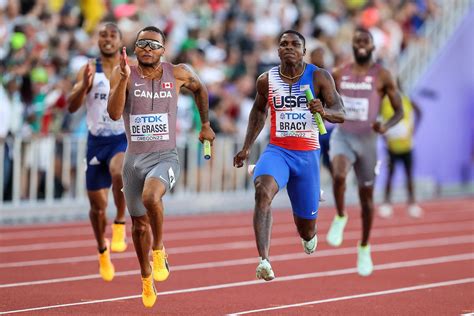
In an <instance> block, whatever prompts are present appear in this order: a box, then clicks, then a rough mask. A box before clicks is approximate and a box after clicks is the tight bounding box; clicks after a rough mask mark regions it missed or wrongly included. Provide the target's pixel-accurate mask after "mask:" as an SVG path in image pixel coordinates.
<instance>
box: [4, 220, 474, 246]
mask: <svg viewBox="0 0 474 316" xmlns="http://www.w3.org/2000/svg"><path fill="white" fill-rule="evenodd" d="M473 219H474V218H473ZM473 219H461V220H454V221H453V220H452V218H450V219H449V222H453V223H456V222H463V223H465V222H468V221H470V220H471V221H472V220H473ZM446 222H448V220H446V216H443V217H441V218H439V221H438V220H432V219H431V220H428V221H425V222H423V224H436V223H446ZM403 224H406V225H408V226H407V227H412V228H414V229H416V228H415V227H418V226H420V224H418V225H413V221H410V222H408V223H397V226H382V225H380V226H378V227H377V229H383V230H390V229H392V230H393V229H399V228H398V227H400V226H399V225H403ZM318 226H319V227H321V226H322V225H321V223H318ZM473 226H474V224H473ZM473 226H471V227H470V229H471V230H472V227H473ZM374 230H375V229H374ZM374 230H373V231H374ZM272 231H273V232H274V233H280V232H293V231H295V228H294V225H293V224H289V223H283V224H277V225H274V226H273V229H272ZM253 234H254V232H253V229H252V227H251V225H245V226H242V227H235V228H223V229H209V230H198V231H190V232H173V233H166V234H165V240H166V241H167V242H168V241H175V240H187V239H205V238H213V237H215V236H220V237H235V236H253ZM88 236H92V234H88ZM67 237H68V236H67V235H64V236H63V238H67ZM95 246H96V242H95V240H94V239H88V240H75V241H62V242H46V243H44V242H43V243H36V244H34V243H28V244H24V245H14V246H2V247H0V253H15V252H24V251H25V252H31V251H40V250H52V249H70V248H74V249H77V248H81V247H95Z"/></svg>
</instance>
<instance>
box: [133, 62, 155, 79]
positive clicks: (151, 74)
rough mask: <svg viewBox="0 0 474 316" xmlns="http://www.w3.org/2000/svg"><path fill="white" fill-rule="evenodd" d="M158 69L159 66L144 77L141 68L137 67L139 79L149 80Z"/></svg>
mask: <svg viewBox="0 0 474 316" xmlns="http://www.w3.org/2000/svg"><path fill="white" fill-rule="evenodd" d="M158 67H159V66H157V67H156V68H154V69H153V71H152V72H151V73H150V74H148V75H146V76H145V75H144V74H143V69H142V67H141V66H140V65H138V69H140V78H142V79H145V78H149V77H151V76H153V75H154V74H155V73H154V72H155V70H157V69H158Z"/></svg>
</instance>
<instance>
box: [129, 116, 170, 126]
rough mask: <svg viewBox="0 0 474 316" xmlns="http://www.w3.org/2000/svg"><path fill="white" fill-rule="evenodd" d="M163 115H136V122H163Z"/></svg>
mask: <svg viewBox="0 0 474 316" xmlns="http://www.w3.org/2000/svg"><path fill="white" fill-rule="evenodd" d="M162 122H163V121H162V115H146V116H137V117H135V123H137V124H140V123H162Z"/></svg>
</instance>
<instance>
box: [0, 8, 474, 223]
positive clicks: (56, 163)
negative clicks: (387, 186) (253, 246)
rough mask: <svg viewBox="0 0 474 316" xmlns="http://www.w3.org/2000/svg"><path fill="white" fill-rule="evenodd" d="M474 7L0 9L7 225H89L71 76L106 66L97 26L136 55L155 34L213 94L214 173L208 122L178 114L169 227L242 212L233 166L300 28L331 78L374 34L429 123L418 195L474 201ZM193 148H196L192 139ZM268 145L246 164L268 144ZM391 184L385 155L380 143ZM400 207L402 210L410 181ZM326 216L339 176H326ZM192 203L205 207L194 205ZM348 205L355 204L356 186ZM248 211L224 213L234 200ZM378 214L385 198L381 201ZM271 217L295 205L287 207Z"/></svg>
mask: <svg viewBox="0 0 474 316" xmlns="http://www.w3.org/2000/svg"><path fill="white" fill-rule="evenodd" d="M472 3H473V2H472V1H469V0H467V1H461V0H455V1H447V0H446V1H443V0H438V1H436V0H417V1H406V0H387V1H383V0H374V1H368V0H338V1H322V0H321V1H305V0H292V1H289V0H281V1H271V0H269V1H263V0H259V1H249V0H240V1H218V0H215V1H211V0H210V1H198V0H183V1H171V0H164V1H145V0H136V1H120V0H112V1H95V0H82V1H70V0H63V1H61V0H49V1H48V0H37V1H26V0H23V1H8V0H4V1H1V2H0V8H1V9H2V15H1V17H0V59H1V66H0V67H1V70H2V71H1V73H2V76H1V80H2V86H1V87H0V139H1V140H2V143H1V144H2V145H1V147H0V151H1V152H0V154H1V155H2V156H3V157H4V163H3V166H0V174H1V175H2V176H1V178H3V180H4V181H2V182H1V184H0V188H1V190H0V194H1V199H0V208H1V210H2V222H4V223H11V222H17V221H32V220H33V221H36V220H46V221H47V220H61V219H72V218H78V217H82V218H85V217H86V216H87V208H88V206H87V201H86V199H85V194H84V185H83V184H84V179H83V172H82V170H83V167H84V163H83V156H84V153H83V151H84V145H85V139H86V135H87V128H86V125H85V113H84V110H85V109H84V108H83V109H82V111H79V113H75V114H73V115H71V114H69V113H68V112H67V109H66V97H67V94H68V92H69V91H71V87H72V84H73V82H74V80H75V74H76V73H77V71H78V70H79V68H80V67H81V66H82V65H83V64H84V63H85V62H86V61H87V60H88V58H94V57H95V56H97V55H98V48H97V45H96V42H97V25H98V23H100V21H103V20H106V21H114V22H116V23H117V24H118V26H119V27H120V29H121V30H122V32H123V35H124V44H125V46H126V47H127V49H128V52H129V54H130V55H133V54H132V52H133V41H134V39H135V36H136V33H137V31H138V30H139V29H140V28H142V27H143V26H146V25H156V26H158V27H160V28H161V29H162V30H164V32H165V34H166V35H167V43H166V54H165V55H166V60H168V61H171V62H184V63H188V64H190V65H191V66H192V67H193V68H194V69H195V70H196V72H197V73H198V74H199V76H200V77H201V78H202V79H203V81H204V82H205V84H206V86H207V87H208V89H209V96H210V119H211V124H212V126H213V128H214V130H215V131H216V133H217V137H218V141H217V142H216V146H215V148H214V158H213V161H212V162H211V163H209V162H204V161H203V160H202V155H201V150H202V149H201V148H200V145H199V144H197V142H196V141H195V137H194V136H193V135H195V133H196V131H198V130H199V128H200V127H199V118H198V115H197V111H196V109H195V107H194V104H193V100H192V98H191V97H190V96H188V95H182V96H181V98H180V101H179V119H178V144H179V145H178V146H179V148H180V156H181V161H182V163H183V164H184V166H185V169H186V171H185V172H184V176H183V177H181V179H180V183H179V185H178V186H177V190H176V192H173V194H172V195H171V196H169V197H167V199H169V200H170V202H169V203H170V204H169V206H168V212H170V213H171V214H178V213H187V212H197V211H204V212H206V211H225V210H232V209H238V210H243V209H244V210H246V209H251V206H252V198H253V194H252V186H251V184H250V182H249V179H248V177H247V175H246V174H245V171H244V170H234V169H233V168H232V166H231V160H232V156H233V155H234V153H235V152H236V150H237V148H238V147H239V146H240V144H241V142H242V141H243V137H244V134H245V130H246V125H247V118H248V114H249V111H250V108H251V106H252V102H253V98H254V95H255V79H256V77H257V76H258V74H260V73H261V72H263V71H266V70H267V69H269V68H270V67H271V66H273V65H276V64H278V62H279V60H278V56H277V52H276V37H277V36H278V34H279V33H280V32H281V31H282V30H285V29H289V28H292V29H296V30H298V31H300V32H301V33H302V34H303V35H305V36H306V38H307V44H306V47H307V52H308V53H307V54H306V61H308V62H310V61H311V57H312V54H313V58H314V59H313V61H316V62H318V63H320V64H323V65H324V67H325V68H327V69H328V70H331V69H332V68H333V67H335V66H337V65H340V64H341V63H344V62H346V61H348V60H350V59H351V54H352V48H351V36H352V33H353V30H354V28H355V27H356V26H357V25H362V26H364V27H367V28H369V29H370V30H371V31H372V33H373V35H374V39H375V44H376V47H377V49H376V52H375V55H376V59H377V60H378V61H379V62H380V63H382V64H384V65H385V66H386V67H388V68H389V69H391V70H392V71H393V72H394V74H396V75H397V76H398V77H399V78H400V80H401V83H402V87H403V88H404V91H405V93H407V94H409V95H410V96H411V97H412V98H413V99H415V100H416V101H417V103H418V104H419V105H420V106H421V108H422V110H423V114H424V115H423V120H422V122H421V126H420V128H419V130H418V132H417V134H416V146H415V159H416V167H415V175H416V181H417V190H418V195H419V197H420V198H421V199H431V198H434V197H439V196H445V195H453V194H454V195H465V194H472V192H473V179H474V172H473V171H472V169H473V168H472V167H473V159H474V158H473V157H474V154H473V153H474V150H473V148H474V136H473V135H474V127H473V126H474V124H473V117H474V111H473V110H472V109H473V108H474V106H473V104H472V102H473V101H472V100H473V98H472V91H474V89H473V88H474V75H473V71H472V69H474V67H473V61H472V57H469V56H473V54H474V47H473V46H474V44H473V40H472V36H470V34H469V33H470V29H472V27H473V21H474V18H473V17H474V13H473V10H472ZM190 135H191V136H190ZM267 136H268V132H265V131H264V132H262V135H261V137H259V139H258V142H257V144H256V147H255V150H254V152H253V156H252V158H251V161H250V162H255V160H256V158H257V157H258V153H259V152H260V150H262V148H263V146H264V144H265V143H266V141H267ZM379 147H380V159H381V161H382V174H381V176H380V177H379V178H378V182H377V183H378V186H379V190H377V196H379V195H380V191H381V190H380V184H381V183H382V182H383V180H384V177H385V167H386V162H385V161H386V159H385V157H384V150H383V148H384V144H383V141H382V140H380V146H379ZM395 180H396V183H397V185H396V188H397V190H396V192H395V199H396V200H398V201H401V200H402V199H403V198H404V194H405V193H404V191H403V190H402V189H403V181H404V180H403V177H402V176H401V170H399V171H398V172H397V176H396V179H395ZM322 183H323V189H324V190H325V191H326V198H327V205H332V197H331V194H330V191H331V190H330V185H331V184H330V177H329V175H328V173H327V171H325V170H323V171H322ZM190 197H193V198H196V201H197V203H196V205H195V206H194V207H193V208H190V207H188V204H187V203H186V201H187V200H188V199H189V198H190ZM348 199H349V201H350V202H351V203H353V202H357V197H356V194H355V191H354V186H353V181H351V185H350V186H349V197H348ZM233 200H235V201H241V202H240V203H237V204H236V203H225V201H233ZM377 201H380V198H379V197H377ZM275 206H276V207H284V206H288V200H287V198H286V197H285V196H284V194H280V196H279V198H278V200H277V201H276V202H275Z"/></svg>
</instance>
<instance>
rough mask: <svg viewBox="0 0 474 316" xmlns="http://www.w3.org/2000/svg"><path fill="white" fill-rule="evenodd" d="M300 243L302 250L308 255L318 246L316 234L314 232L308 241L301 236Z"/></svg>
mask: <svg viewBox="0 0 474 316" xmlns="http://www.w3.org/2000/svg"><path fill="white" fill-rule="evenodd" d="M301 244H302V245H303V250H304V252H306V253H307V254H308V255H310V254H312V253H313V252H314V251H315V250H316V247H317V246H318V235H316V234H315V235H314V237H313V238H312V239H311V240H309V241H306V240H304V239H303V238H301Z"/></svg>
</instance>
